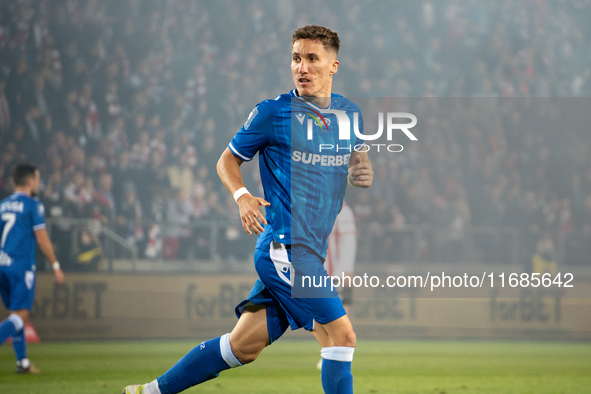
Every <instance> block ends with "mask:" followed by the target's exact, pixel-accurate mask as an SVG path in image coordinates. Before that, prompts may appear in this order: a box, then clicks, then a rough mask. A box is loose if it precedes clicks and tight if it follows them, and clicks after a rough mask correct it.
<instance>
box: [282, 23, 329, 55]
mask: <svg viewBox="0 0 591 394" xmlns="http://www.w3.org/2000/svg"><path fill="white" fill-rule="evenodd" d="M305 39H310V40H314V41H320V42H321V43H322V44H323V45H324V48H325V49H333V50H335V51H336V52H337V53H339V49H340V48H341V40H340V39H339V35H338V34H337V32H336V31H333V30H330V29H329V28H327V27H322V26H318V25H308V26H304V27H300V28H298V29H297V30H296V31H295V32H294V33H293V36H291V48H292V49H293V44H295V42H296V41H298V40H305Z"/></svg>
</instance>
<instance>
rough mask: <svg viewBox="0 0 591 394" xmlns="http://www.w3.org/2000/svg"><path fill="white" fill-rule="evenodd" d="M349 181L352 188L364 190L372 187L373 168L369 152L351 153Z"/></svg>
mask: <svg viewBox="0 0 591 394" xmlns="http://www.w3.org/2000/svg"><path fill="white" fill-rule="evenodd" d="M348 181H349V184H350V185H351V186H355V187H362V188H364V189H366V188H368V187H370V186H371V184H372V183H373V168H372V166H371V162H370V161H369V156H368V155H367V152H356V151H353V153H351V158H350V159H349V176H348Z"/></svg>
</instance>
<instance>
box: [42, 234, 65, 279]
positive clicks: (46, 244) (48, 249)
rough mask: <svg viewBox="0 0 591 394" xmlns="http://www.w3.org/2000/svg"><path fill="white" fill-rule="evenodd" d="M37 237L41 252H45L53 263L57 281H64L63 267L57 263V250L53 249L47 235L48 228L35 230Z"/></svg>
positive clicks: (46, 256) (48, 259)
mask: <svg viewBox="0 0 591 394" xmlns="http://www.w3.org/2000/svg"><path fill="white" fill-rule="evenodd" d="M35 238H36V239H37V245H39V249H41V252H43V255H44V256H45V258H46V259H47V261H49V262H51V263H52V268H53V273H54V275H55V281H56V283H58V284H62V283H64V282H65V277H64V273H63V271H62V269H61V267H59V263H58V264H57V265H56V264H55V263H57V258H56V257H55V252H54V251H53V245H52V244H51V240H50V239H49V236H48V235H47V230H46V229H45V228H40V229H38V230H35Z"/></svg>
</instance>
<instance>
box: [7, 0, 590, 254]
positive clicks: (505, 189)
mask: <svg viewBox="0 0 591 394" xmlns="http://www.w3.org/2000/svg"><path fill="white" fill-rule="evenodd" d="M590 20H591V4H590V3H589V2H587V1H582V0H573V1H568V2H565V1H558V0H553V1H550V0H524V1H518V2H514V1H510V0H500V1H494V2H482V1H478V0H446V1H433V0H421V1H414V0H407V1H402V2H388V1H377V0H375V1H374V0H364V1H354V0H345V1H338V2H337V1H327V0H315V1H310V0H302V1H298V2H293V1H289V0H278V1H271V0H264V1H263V0H260V1H257V0H255V1H249V2H241V1H234V0H219V1H211V2H204V1H194V0H174V1H165V0H126V1H119V0H35V1H33V0H9V1H5V2H2V3H1V4H0V191H1V192H2V195H3V196H4V195H7V194H9V193H10V192H11V190H12V185H11V183H10V170H11V168H12V166H13V165H14V164H15V163H16V162H18V161H25V160H26V161H30V162H33V163H35V164H37V165H38V166H39V168H40V170H41V174H42V178H43V190H42V192H41V198H42V199H43V201H44V202H45V204H46V211H47V216H48V217H49V218H55V217H74V218H93V219H96V220H97V221H100V222H101V223H102V224H103V225H105V226H108V227H109V228H111V229H113V230H115V231H116V232H117V233H118V234H119V235H121V236H122V237H123V238H124V239H127V240H128V241H129V242H131V243H134V244H136V245H137V246H138V247H139V248H140V256H145V257H149V258H157V257H162V256H164V257H166V258H186V257H196V258H209V257H212V256H211V255H210V250H209V246H210V245H209V243H210V242H211V232H210V229H209V228H208V227H203V228H201V227H194V224H196V223H197V224H198V223H205V222H206V221H210V220H211V221H219V220H234V224H232V225H229V226H226V227H223V229H221V230H220V234H221V241H220V242H223V244H224V245H226V246H228V245H230V246H232V245H233V246H232V247H225V248H223V250H224V251H225V253H232V255H233V256H234V257H237V258H244V257H246V256H247V254H248V253H251V251H250V250H246V249H247V248H242V247H240V245H242V244H243V243H244V242H248V240H247V241H244V236H243V234H242V229H241V226H240V224H239V223H237V224H236V218H237V214H238V212H237V206H236V204H235V202H234V201H233V199H232V196H230V195H229V193H227V191H226V190H225V189H224V188H223V186H222V185H221V183H220V182H219V181H218V180H217V176H216V175H215V163H216V161H217V159H218V157H219V155H220V154H221V152H222V151H223V150H224V149H225V147H226V145H227V143H228V142H229V140H230V138H231V137H232V136H233V134H234V133H235V132H236V131H237V130H238V129H239V128H240V126H241V125H242V123H243V122H244V121H245V119H246V117H247V116H248V113H249V112H250V110H251V109H252V108H253V107H254V105H255V104H256V103H258V102H259V101H261V100H263V99H266V98H273V97H275V96H277V95H278V94H280V93H284V92H287V91H288V90H291V89H292V87H293V83H292V78H291V74H290V70H289V41H290V38H291V34H292V32H293V30H295V28H297V27H298V26H302V25H305V24H308V23H318V24H323V25H326V26H330V27H331V28H334V29H335V30H337V31H338V32H339V34H340V36H341V41H342V50H341V53H340V54H339V59H340V62H341V65H340V69H339V73H338V75H337V76H336V77H335V81H334V85H333V91H334V92H337V93H339V94H343V95H346V96H348V97H370V96H375V97H386V96H388V97H389V96H392V97H488V98H494V97H497V98H502V99H504V98H507V99H506V100H510V98H523V97H590V96H591V23H589V21H590ZM515 100H518V99H515ZM580 100H586V99H580ZM500 101H502V100H500ZM518 102H519V103H522V104H520V105H517V106H515V107H514V108H512V107H509V108H507V109H506V110H505V112H504V114H505V116H504V117H496V118H494V119H492V120H491V123H489V124H483V125H481V126H482V127H476V126H474V127H472V126H470V127H468V126H466V127H464V128H456V127H451V126H450V125H453V124H454V123H453V121H452V120H450V121H449V122H448V123H447V127H446V124H445V123H444V124H443V127H435V126H433V125H431V126H429V127H425V128H424V129H423V130H424V133H423V134H422V135H421V136H420V144H419V145H416V146H409V149H408V150H407V151H405V152H404V153H403V154H399V155H396V156H394V157H393V158H390V157H389V160H388V161H387V162H380V160H379V159H378V161H377V162H376V164H375V170H376V182H375V187H373V188H372V189H370V192H368V193H351V195H350V196H349V198H350V201H349V204H350V205H351V206H352V207H353V208H354V211H355V213H356V217H357V220H358V223H359V224H360V225H362V226H363V225H367V226H368V227H367V228H369V229H370V231H371V234H373V235H374V236H375V237H378V239H383V244H384V245H391V248H392V249H395V250H394V251H392V249H388V248H382V250H383V251H384V252H383V254H384V256H377V257H376V256H374V258H380V259H386V258H388V256H392V255H393V254H395V255H398V256H403V255H404V253H403V252H402V251H403V250H405V249H404V248H405V246H404V245H405V240H404V239H402V240H400V239H396V237H394V238H391V237H390V236H389V235H388V234H389V233H388V232H387V231H386V230H385V229H386V228H387V227H388V226H398V227H399V228H400V227H403V226H405V225H419V226H420V225H431V226H435V227H436V228H441V229H444V230H445V231H446V232H447V237H448V239H447V241H446V242H447V243H446V244H447V245H448V250H450V251H453V250H454V249H455V248H454V246H453V245H454V243H453V242H454V239H460V238H461V237H462V235H461V234H462V231H463V229H464V228H466V227H467V226H496V227H499V228H500V227H509V226H510V227H515V228H518V229H519V230H520V234H521V236H522V243H523V244H524V245H526V247H527V249H526V252H524V253H525V254H527V253H530V252H531V253H533V252H534V250H536V248H537V249H538V252H539V253H547V254H551V253H556V249H557V247H558V245H559V244H561V245H566V246H565V250H564V251H563V252H564V253H563V256H564V259H565V260H566V261H567V262H568V263H569V264H584V263H589V261H588V256H589V255H591V250H590V248H591V159H590V158H589V157H590V156H591V155H589V154H588V152H591V133H589V129H588V127H587V129H586V130H585V129H584V128H580V129H576V127H575V129H574V130H573V129H569V130H568V131H564V129H563V128H562V127H563V126H562V125H561V121H560V119H555V118H552V113H551V111H550V112H549V113H542V114H539V115H544V116H543V117H542V118H543V119H546V120H548V122H550V124H553V125H555V128H554V129H553V130H549V129H548V132H546V131H544V132H538V133H536V129H535V128H533V127H532V125H522V124H521V123H520V122H522V121H523V119H527V118H528V117H527V116H526V115H527V114H530V113H531V112H532V111H534V108H535V107H536V104H535V103H536V101H535V100H534V101H533V103H534V104H533V105H532V106H531V107H527V103H526V102H525V101H524V99H521V101H518ZM585 102H587V103H588V102H589V101H588V100H587V101H585ZM524 103H525V104H524ZM524 106H525V107H524ZM470 108H472V107H471V105H467V104H466V105H456V106H455V107H454V111H456V112H454V113H453V117H454V118H455V119H459V118H462V117H465V118H466V119H471V118H470V116H471V114H470V113H469V111H470ZM472 109H473V108H472ZM437 111H442V110H440V109H439V110H438V109H435V112H434V113H438V112H437ZM462 111H465V112H464V113H463V112H462ZM472 119H473V117H472ZM527 126H529V127H527ZM524 129H527V130H528V131H527V132H524V133H522V132H520V131H521V130H524ZM243 168H244V175H245V180H246V183H247V186H249V185H252V186H250V188H251V190H257V187H258V188H259V189H258V191H259V192H260V185H259V182H258V179H257V173H258V168H257V166H255V165H246V166H244V167H243ZM82 233H84V232H82ZM454 234H456V238H454ZM85 237H86V238H85V239H86V240H89V239H94V238H93V237H90V236H89V235H88V233H86V236H85ZM380 237H381V238H380ZM458 237H459V238H458ZM433 242H435V243H436V241H433V240H432V239H426V240H425V242H424V243H425V245H424V247H423V248H421V253H423V254H424V256H425V258H427V259H428V258H429V254H434V253H435V252H433V250H435V249H434V245H433ZM482 244H483V245H485V246H483V248H484V249H485V254H486V255H487V256H496V257H492V258H491V261H492V260H495V259H501V260H502V259H503V258H504V257H503V256H502V254H501V255H495V251H498V250H502V249H503V248H504V246H503V245H500V244H497V243H495V242H494V241H491V240H490V239H489V240H485V241H482ZM540 245H541V246H540ZM415 247H416V245H415ZM407 248H408V246H407ZM487 248H488V249H490V253H488V252H487V251H486V249H487ZM531 253H530V254H531ZM122 255H124V253H123V252H122ZM456 257H457V256H454V255H453V253H452V252H450V254H449V260H453V259H454V258H456ZM548 257H549V258H550V257H551V256H548ZM399 258H402V257H399ZM431 259H436V257H435V256H431Z"/></svg>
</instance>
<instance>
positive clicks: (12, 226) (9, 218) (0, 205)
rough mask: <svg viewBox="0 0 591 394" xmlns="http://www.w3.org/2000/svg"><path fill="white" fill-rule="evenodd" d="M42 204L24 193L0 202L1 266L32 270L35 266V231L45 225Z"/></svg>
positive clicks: (15, 194)
mask: <svg viewBox="0 0 591 394" xmlns="http://www.w3.org/2000/svg"><path fill="white" fill-rule="evenodd" d="M44 214H45V213H44V208H43V203H41V201H39V200H38V199H37V198H32V197H29V196H27V195H26V194H24V193H14V194H13V195H11V196H10V197H8V198H6V199H4V200H3V201H2V202H0V236H1V238H0V265H1V266H7V265H15V266H17V267H18V268H22V269H27V270H28V269H30V268H31V267H32V266H33V265H35V246H36V244H37V242H36V238H35V233H34V231H36V230H39V229H42V228H45V217H44Z"/></svg>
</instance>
